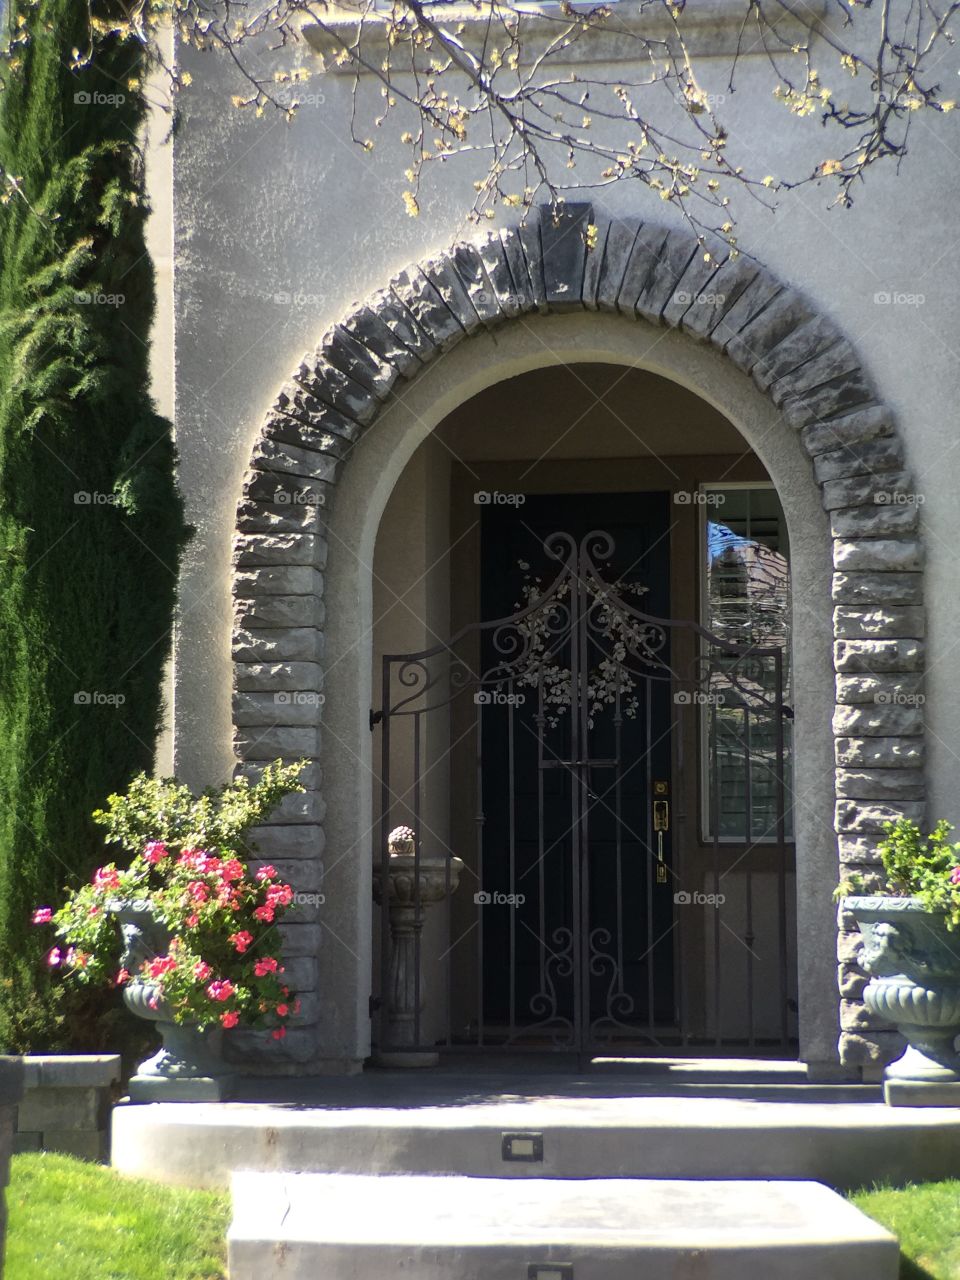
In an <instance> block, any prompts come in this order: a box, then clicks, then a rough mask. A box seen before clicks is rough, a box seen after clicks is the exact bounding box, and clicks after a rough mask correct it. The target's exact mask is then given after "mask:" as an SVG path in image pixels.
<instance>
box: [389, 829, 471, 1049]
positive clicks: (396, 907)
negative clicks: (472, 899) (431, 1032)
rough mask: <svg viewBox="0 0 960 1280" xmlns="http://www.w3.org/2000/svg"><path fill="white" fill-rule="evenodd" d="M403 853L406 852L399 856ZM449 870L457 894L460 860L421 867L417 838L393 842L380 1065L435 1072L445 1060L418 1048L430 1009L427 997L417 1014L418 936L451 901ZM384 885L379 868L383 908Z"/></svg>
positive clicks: (437, 861)
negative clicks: (431, 911)
mask: <svg viewBox="0 0 960 1280" xmlns="http://www.w3.org/2000/svg"><path fill="white" fill-rule="evenodd" d="M398 849H399V850H402V851H401V852H396V851H395V850H398ZM448 868H449V891H450V893H451V894H452V893H453V892H454V891H455V890H456V888H457V886H458V885H459V883H460V873H461V871H462V870H463V862H462V860H461V859H460V858H449V859H447V858H436V857H434V858H425V857H421V858H420V862H419V867H418V866H417V857H416V854H415V852H414V848H413V840H412V839H409V840H407V839H403V840H397V841H391V853H390V862H389V868H388V872H387V880H388V886H387V894H386V907H387V912H388V914H389V920H390V960H389V967H388V984H387V990H386V991H385V992H384V1004H383V1012H382V1015H381V1028H380V1042H381V1049H380V1052H379V1053H378V1054H377V1056H376V1061H377V1063H378V1064H379V1065H380V1066H389V1067H435V1066H436V1065H437V1063H438V1062H439V1060H440V1056H439V1054H437V1053H434V1052H431V1051H425V1050H423V1049H421V1048H418V1047H417V1043H418V1035H417V1032H418V1021H420V1022H422V1015H423V1011H424V1008H425V1007H426V1001H425V1000H424V999H423V997H422V995H421V999H420V1007H419V1010H418V1009H417V937H418V935H419V934H420V933H421V931H422V929H423V923H424V916H425V914H426V912H427V910H428V908H429V907H431V906H433V905H435V904H436V903H438V902H443V900H444V899H445V898H446V897H447V887H448ZM382 880H383V871H382V866H381V865H380V864H379V863H378V864H377V865H375V866H374V868H373V896H374V899H375V900H376V902H377V903H379V904H381V905H382V904H383V898H384V894H383V884H382ZM418 884H419V894H418V892H417V885H418ZM418 899H419V901H418ZM418 1012H419V1015H420V1018H419V1019H418V1016H417V1015H418Z"/></svg>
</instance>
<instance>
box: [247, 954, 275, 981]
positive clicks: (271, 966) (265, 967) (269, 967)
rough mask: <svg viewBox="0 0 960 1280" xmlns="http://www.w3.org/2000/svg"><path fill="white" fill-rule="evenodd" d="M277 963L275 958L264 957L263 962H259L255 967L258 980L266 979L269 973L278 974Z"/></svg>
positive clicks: (254, 970)
mask: <svg viewBox="0 0 960 1280" xmlns="http://www.w3.org/2000/svg"><path fill="white" fill-rule="evenodd" d="M276 971H277V962H276V960H274V958H273V956H264V957H263V959H262V960H258V961H257V963H256V964H255V965H254V966H253V972H254V973H255V974H256V975H257V977H258V978H262V977H264V976H265V975H266V974H268V973H276Z"/></svg>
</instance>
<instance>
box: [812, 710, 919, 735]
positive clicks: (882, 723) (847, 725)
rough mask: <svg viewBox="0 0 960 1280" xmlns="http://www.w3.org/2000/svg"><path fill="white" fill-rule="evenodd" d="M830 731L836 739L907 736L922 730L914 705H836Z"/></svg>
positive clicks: (917, 711)
mask: <svg viewBox="0 0 960 1280" xmlns="http://www.w3.org/2000/svg"><path fill="white" fill-rule="evenodd" d="M833 732H834V734H835V735H836V736H837V737H838V738H890V737H900V736H901V735H904V736H907V737H910V736H912V735H914V734H916V735H919V734H921V733H922V732H923V712H922V710H921V708H920V707H918V706H894V705H889V704H887V705H884V706H878V705H872V706H859V707H843V706H838V707H837V709H836V711H835V712H834V713H833Z"/></svg>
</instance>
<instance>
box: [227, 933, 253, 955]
mask: <svg viewBox="0 0 960 1280" xmlns="http://www.w3.org/2000/svg"><path fill="white" fill-rule="evenodd" d="M230 941H231V942H232V943H233V945H234V946H235V947H236V949H237V950H238V951H239V952H240V954H241V955H243V953H244V951H246V949H247V947H249V945H250V943H251V942H252V941H253V934H252V933H247V931H246V929H241V930H240V932H239V933H231V935H230Z"/></svg>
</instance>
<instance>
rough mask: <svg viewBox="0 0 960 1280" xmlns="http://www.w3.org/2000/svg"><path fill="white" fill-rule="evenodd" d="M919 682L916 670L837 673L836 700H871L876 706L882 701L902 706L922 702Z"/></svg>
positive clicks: (847, 701) (920, 677)
mask: <svg viewBox="0 0 960 1280" xmlns="http://www.w3.org/2000/svg"><path fill="white" fill-rule="evenodd" d="M921 683H922V676H921V675H920V674H919V673H917V672H913V673H901V674H897V675H874V674H873V673H870V674H865V673H860V674H857V675H838V676H837V677H836V692H837V702H842V703H868V702H873V703H876V704H877V705H878V706H882V705H883V704H884V703H891V704H893V705H897V704H903V705H904V706H906V705H909V704H910V703H917V704H922V703H923V701H924V699H923V696H922V694H921V693H920V686H921Z"/></svg>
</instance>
